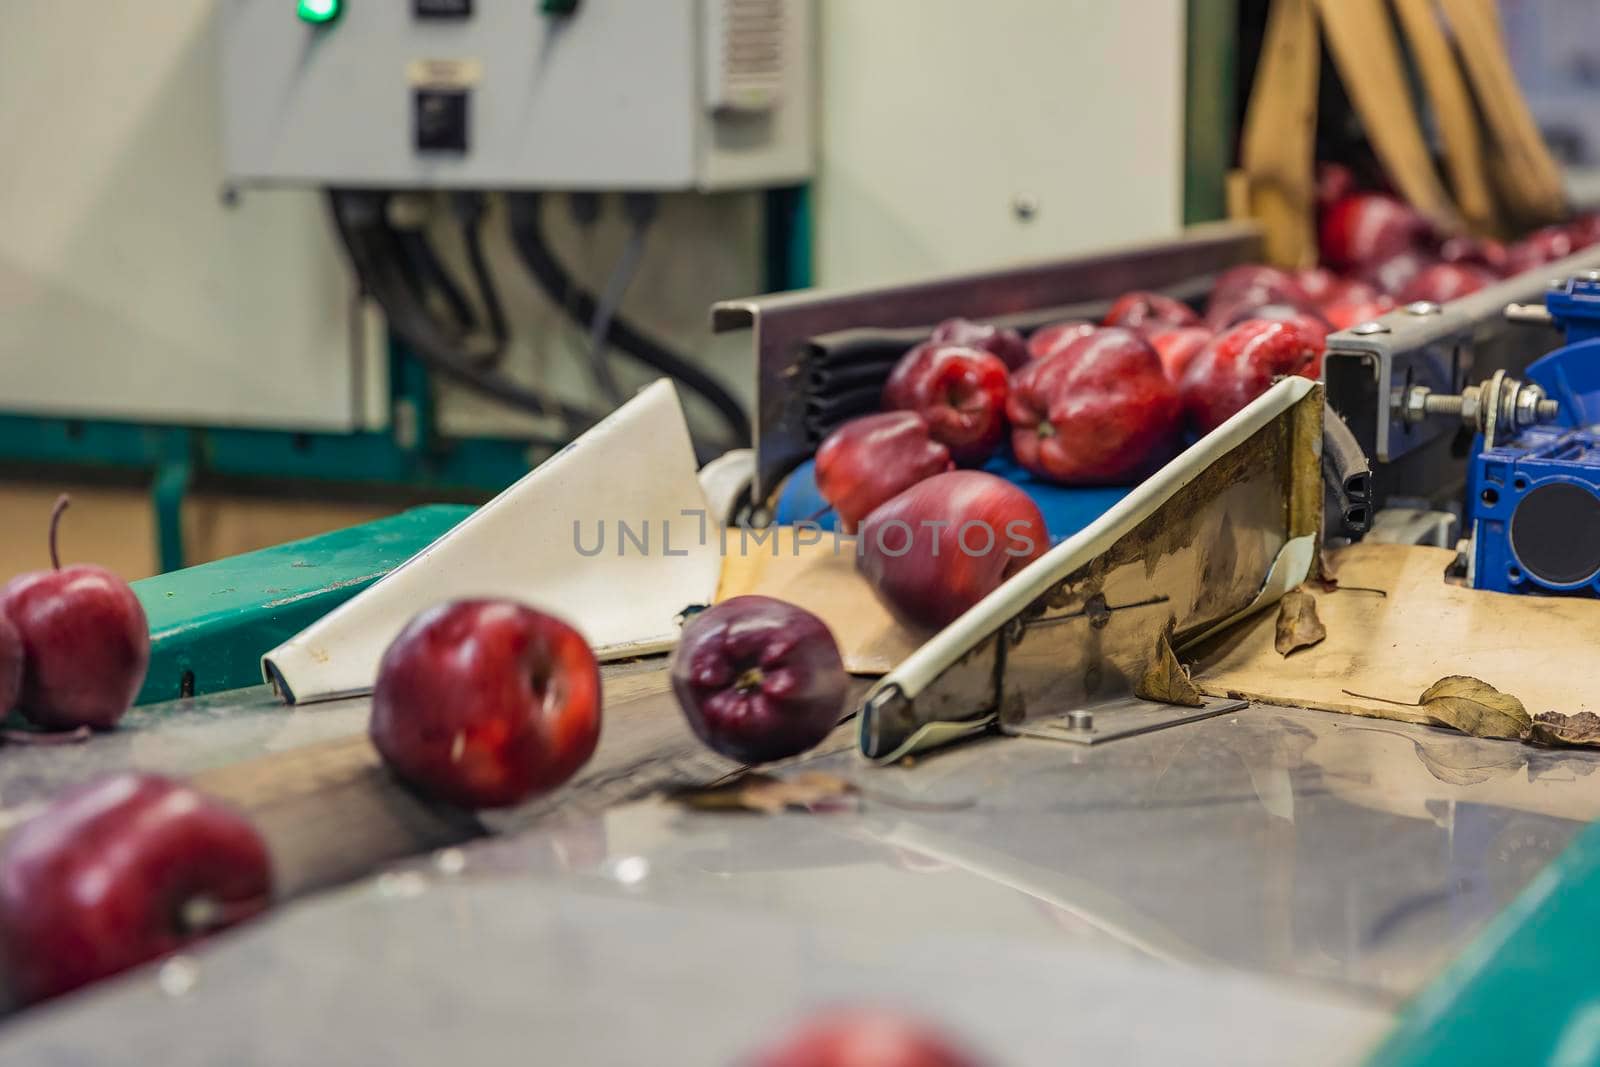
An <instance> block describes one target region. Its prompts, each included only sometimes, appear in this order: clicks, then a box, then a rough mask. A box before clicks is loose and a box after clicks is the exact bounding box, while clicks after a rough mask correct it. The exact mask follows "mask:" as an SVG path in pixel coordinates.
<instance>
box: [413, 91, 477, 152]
mask: <svg viewBox="0 0 1600 1067" xmlns="http://www.w3.org/2000/svg"><path fill="white" fill-rule="evenodd" d="M412 117H413V120H414V121H415V124H416V131H417V151H419V152H465V151H466V150H467V91H466V90H465V89H418V90H417V91H416V95H415V99H414V100H413V103H412Z"/></svg>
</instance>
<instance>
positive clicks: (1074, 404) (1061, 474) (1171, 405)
mask: <svg viewBox="0 0 1600 1067" xmlns="http://www.w3.org/2000/svg"><path fill="white" fill-rule="evenodd" d="M1006 413H1007V415H1008V416H1009V417H1010V419H1011V425H1012V431H1011V447H1012V450H1013V451H1014V452H1015V453H1016V456H1017V462H1018V463H1020V464H1022V466H1023V467H1025V468H1027V469H1028V470H1029V471H1031V472H1033V473H1034V474H1037V475H1039V476H1040V477H1042V478H1047V479H1049V480H1051V481H1054V482H1059V483H1061V484H1064V485H1106V484H1118V483H1123V482H1129V481H1134V480H1137V479H1138V478H1140V477H1141V476H1143V475H1144V474H1145V473H1147V472H1148V470H1149V469H1150V467H1151V466H1153V465H1154V464H1155V463H1157V462H1159V461H1160V460H1162V459H1163V458H1164V457H1165V455H1166V454H1167V453H1168V452H1170V451H1171V448H1172V445H1173V443H1174V442H1175V440H1176V438H1177V435H1178V431H1179V429H1180V420H1181V406H1180V404H1179V400H1178V390H1177V387H1176V386H1175V385H1174V384H1173V383H1172V382H1171V381H1170V380H1168V378H1167V375H1166V371H1165V370H1164V369H1163V367H1162V362H1161V357H1160V356H1159V355H1157V353H1156V350H1155V349H1154V348H1152V347H1151V346H1150V343H1149V342H1147V341H1145V340H1144V339H1143V338H1141V337H1140V336H1139V335H1138V334H1135V333H1133V332H1132V331H1131V330H1124V329H1119V328H1110V329H1104V330H1101V331H1100V332H1099V333H1096V334H1094V335H1093V336H1090V337H1085V338H1081V339H1079V340H1078V341H1075V342H1073V344H1072V345H1070V346H1069V347H1068V348H1066V349H1065V350H1064V351H1062V352H1058V353H1057V354H1056V355H1054V356H1051V357H1050V358H1049V359H1044V360H1037V361H1035V362H1034V363H1031V364H1029V365H1028V366H1027V367H1025V368H1024V369H1023V370H1022V371H1020V372H1019V373H1018V374H1017V378H1016V381H1015V383H1014V385H1013V388H1012V392H1011V399H1010V401H1009V402H1008V403H1007V406H1006Z"/></svg>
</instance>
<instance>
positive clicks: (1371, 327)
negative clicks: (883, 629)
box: [1350, 322, 1389, 337]
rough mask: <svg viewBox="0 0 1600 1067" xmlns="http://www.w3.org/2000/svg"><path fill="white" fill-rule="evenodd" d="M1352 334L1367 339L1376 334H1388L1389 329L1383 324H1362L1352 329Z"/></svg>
mask: <svg viewBox="0 0 1600 1067" xmlns="http://www.w3.org/2000/svg"><path fill="white" fill-rule="evenodd" d="M1350 332H1351V333H1358V334H1360V335H1361V336H1363V337H1366V336H1369V335H1371V334H1375V333H1388V332H1389V327H1387V326H1385V325H1384V324H1383V323H1381V322H1362V323H1358V324H1357V325H1355V326H1352V327H1350Z"/></svg>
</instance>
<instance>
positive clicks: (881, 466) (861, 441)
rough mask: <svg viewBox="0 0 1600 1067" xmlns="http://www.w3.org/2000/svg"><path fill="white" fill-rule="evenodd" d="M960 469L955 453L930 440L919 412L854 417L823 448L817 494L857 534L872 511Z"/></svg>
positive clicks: (842, 526)
mask: <svg viewBox="0 0 1600 1067" xmlns="http://www.w3.org/2000/svg"><path fill="white" fill-rule="evenodd" d="M954 467H955V463H954V462H953V461H952V460H951V459H950V450H949V449H948V448H946V447H945V446H944V445H942V444H940V443H939V442H938V441H935V440H934V439H933V438H931V437H929V436H928V423H927V420H925V419H924V418H923V417H922V416H921V415H918V414H917V413H916V412H915V411H884V412H879V413H878V414H876V415H863V416H861V417H860V418H858V419H851V420H850V421H849V422H847V423H845V424H844V425H843V426H841V427H839V428H838V429H837V430H835V431H833V432H832V433H831V434H829V435H828V437H827V439H826V440H824V441H823V442H822V447H821V448H819V449H817V466H816V478H817V492H819V493H821V494H822V499H824V500H826V501H827V502H828V503H829V504H831V505H832V506H833V510H834V511H836V512H837V513H838V515H839V526H840V529H842V530H844V531H845V532H846V533H853V532H854V531H855V528H856V524H857V523H859V522H860V521H861V520H862V519H864V518H866V517H867V513H868V512H869V511H871V510H872V509H873V508H875V507H877V506H878V505H879V504H881V503H883V502H884V501H885V500H888V499H889V498H890V497H892V496H894V495H895V494H896V493H900V492H902V491H904V490H906V489H909V488H910V487H911V486H913V485H915V484H916V483H917V482H920V481H922V479H924V478H931V477H932V476H933V475H935V474H942V473H943V472H945V471H947V470H951V469H953V468H954Z"/></svg>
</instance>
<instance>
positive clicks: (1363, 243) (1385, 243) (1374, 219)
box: [1319, 193, 1428, 270]
mask: <svg viewBox="0 0 1600 1067" xmlns="http://www.w3.org/2000/svg"><path fill="white" fill-rule="evenodd" d="M1427 232H1428V226H1427V223H1426V221H1425V220H1424V219H1423V218H1422V216H1421V215H1419V214H1418V213H1417V211H1416V210H1415V209H1414V208H1412V207H1411V206H1410V205H1408V204H1406V203H1404V202H1402V201H1400V200H1398V199H1396V198H1395V197H1392V196H1387V195H1385V194H1383V193H1351V194H1350V195H1348V196H1345V197H1342V198H1340V199H1338V200H1335V201H1334V202H1333V203H1331V204H1329V205H1328V206H1327V208H1326V209H1324V211H1323V213H1322V220H1321V224H1320V227H1319V237H1320V243H1321V250H1322V261H1323V262H1324V263H1326V264H1328V265H1329V266H1330V267H1333V268H1335V269H1344V270H1352V269H1360V268H1363V267H1367V266H1369V265H1371V264H1373V263H1376V262H1378V261H1379V260H1382V259H1386V258H1388V257H1389V256H1392V255H1394V254H1395V253H1396V252H1402V251H1404V250H1406V249H1407V248H1410V247H1411V246H1412V245H1414V244H1416V243H1417V242H1418V241H1420V240H1422V239H1423V238H1424V237H1425V236H1426V235H1427Z"/></svg>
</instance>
